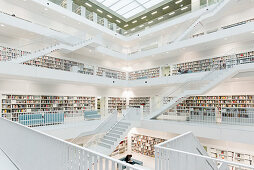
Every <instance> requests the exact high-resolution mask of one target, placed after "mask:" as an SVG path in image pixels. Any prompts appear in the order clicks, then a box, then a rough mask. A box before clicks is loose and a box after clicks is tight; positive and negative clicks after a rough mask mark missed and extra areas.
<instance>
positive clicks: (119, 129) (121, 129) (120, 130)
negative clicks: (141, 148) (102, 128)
mask: <svg viewBox="0 0 254 170" xmlns="http://www.w3.org/2000/svg"><path fill="white" fill-rule="evenodd" d="M114 130H117V131H119V132H125V131H126V129H124V128H118V127H115V128H114Z"/></svg>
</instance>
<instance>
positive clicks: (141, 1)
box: [95, 0, 164, 19]
mask: <svg viewBox="0 0 254 170" xmlns="http://www.w3.org/2000/svg"><path fill="white" fill-rule="evenodd" d="M95 1H97V2H99V3H101V4H103V5H104V6H106V7H108V8H109V9H111V10H113V11H114V12H116V13H117V14H119V15H121V16H123V17H124V18H126V19H128V18H130V17H132V16H134V15H136V14H138V13H140V12H143V11H145V10H146V9H148V8H150V7H152V6H154V5H157V4H159V3H160V2H162V1H164V0H95Z"/></svg>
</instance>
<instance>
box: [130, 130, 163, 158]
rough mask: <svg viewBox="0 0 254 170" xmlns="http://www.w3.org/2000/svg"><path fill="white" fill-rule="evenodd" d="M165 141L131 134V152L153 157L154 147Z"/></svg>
mask: <svg viewBox="0 0 254 170" xmlns="http://www.w3.org/2000/svg"><path fill="white" fill-rule="evenodd" d="M164 141H165V139H161V138H155V137H151V136H145V135H138V134H133V135H132V137H131V150H132V151H133V152H137V153H140V154H143V155H147V156H150V157H154V145H157V144H159V143H162V142H164Z"/></svg>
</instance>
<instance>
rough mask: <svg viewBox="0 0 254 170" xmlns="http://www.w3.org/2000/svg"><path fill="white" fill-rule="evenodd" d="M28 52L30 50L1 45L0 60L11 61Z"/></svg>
mask: <svg viewBox="0 0 254 170" xmlns="http://www.w3.org/2000/svg"><path fill="white" fill-rule="evenodd" d="M28 54H30V52H27V51H22V50H17V49H14V48H9V47H4V46H0V61H10V60H12V59H16V58H18V57H22V56H26V55H28Z"/></svg>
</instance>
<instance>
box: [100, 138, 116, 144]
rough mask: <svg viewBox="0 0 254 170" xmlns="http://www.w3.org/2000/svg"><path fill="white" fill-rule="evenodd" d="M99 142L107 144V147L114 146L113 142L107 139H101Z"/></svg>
mask: <svg viewBox="0 0 254 170" xmlns="http://www.w3.org/2000/svg"><path fill="white" fill-rule="evenodd" d="M101 142H103V143H107V144H109V145H114V142H113V141H111V140H107V139H101Z"/></svg>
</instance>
